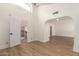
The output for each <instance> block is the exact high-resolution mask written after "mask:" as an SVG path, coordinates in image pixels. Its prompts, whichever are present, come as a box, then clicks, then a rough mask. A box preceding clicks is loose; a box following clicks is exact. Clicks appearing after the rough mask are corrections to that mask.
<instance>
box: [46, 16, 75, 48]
mask: <svg viewBox="0 0 79 59" xmlns="http://www.w3.org/2000/svg"><path fill="white" fill-rule="evenodd" d="M45 24H47V25H48V27H47V28H49V31H47V32H48V37H49V41H50V42H56V44H59V43H60V42H61V43H60V44H61V45H67V44H69V46H70V47H71V48H73V43H74V38H75V27H74V26H75V24H74V20H73V19H72V18H71V17H70V16H63V17H58V18H54V19H50V20H47V21H46V23H45ZM72 50H73V49H72Z"/></svg>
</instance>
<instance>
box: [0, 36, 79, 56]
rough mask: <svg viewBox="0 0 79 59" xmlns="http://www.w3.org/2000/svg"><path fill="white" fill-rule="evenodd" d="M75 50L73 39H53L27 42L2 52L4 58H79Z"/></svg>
mask: <svg viewBox="0 0 79 59" xmlns="http://www.w3.org/2000/svg"><path fill="white" fill-rule="evenodd" d="M72 50H73V39H72V38H65V37H57V36H56V37H52V38H51V39H50V41H49V42H46V43H42V42H37V41H35V42H30V43H28V42H26V40H23V42H22V44H21V45H19V46H16V47H12V48H7V49H3V50H0V55H2V56H79V53H75V52H73V51H72Z"/></svg>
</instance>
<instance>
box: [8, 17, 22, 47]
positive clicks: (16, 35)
mask: <svg viewBox="0 0 79 59" xmlns="http://www.w3.org/2000/svg"><path fill="white" fill-rule="evenodd" d="M20 28H21V27H20V19H19V18H18V17H16V16H10V42H9V43H10V47H13V46H16V45H19V44H20V43H21V40H20V39H21V38H20V34H21V33H20V31H21V29H20Z"/></svg>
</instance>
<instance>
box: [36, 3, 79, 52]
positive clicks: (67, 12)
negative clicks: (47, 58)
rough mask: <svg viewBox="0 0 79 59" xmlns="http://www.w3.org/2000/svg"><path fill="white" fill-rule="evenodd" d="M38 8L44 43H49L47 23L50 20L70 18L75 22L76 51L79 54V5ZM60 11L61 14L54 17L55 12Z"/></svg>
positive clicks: (54, 5) (51, 5)
mask: <svg viewBox="0 0 79 59" xmlns="http://www.w3.org/2000/svg"><path fill="white" fill-rule="evenodd" d="M37 8H38V19H39V21H40V25H39V28H40V30H41V31H40V35H41V34H42V38H44V39H41V41H42V42H44V41H48V40H49V39H48V36H49V31H48V30H49V29H48V27H49V26H47V27H46V25H45V22H46V21H47V20H49V19H53V18H59V17H63V16H70V17H71V18H72V19H73V21H74V22H75V28H76V29H75V37H76V38H75V40H74V51H77V52H79V46H78V45H79V21H78V20H79V16H78V15H79V4H50V5H44V6H40V7H37ZM55 11H59V14H56V15H52V13H53V12H55Z"/></svg>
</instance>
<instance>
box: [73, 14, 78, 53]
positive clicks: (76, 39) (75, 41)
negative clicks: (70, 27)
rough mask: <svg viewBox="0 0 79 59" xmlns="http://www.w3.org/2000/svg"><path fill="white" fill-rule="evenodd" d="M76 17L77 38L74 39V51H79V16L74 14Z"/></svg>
mask: <svg viewBox="0 0 79 59" xmlns="http://www.w3.org/2000/svg"><path fill="white" fill-rule="evenodd" d="M74 17H75V18H74V19H75V39H74V48H73V51H74V52H79V16H78V14H76V15H74Z"/></svg>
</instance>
